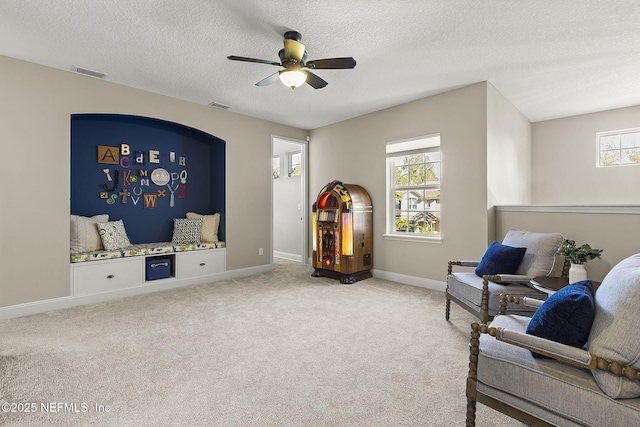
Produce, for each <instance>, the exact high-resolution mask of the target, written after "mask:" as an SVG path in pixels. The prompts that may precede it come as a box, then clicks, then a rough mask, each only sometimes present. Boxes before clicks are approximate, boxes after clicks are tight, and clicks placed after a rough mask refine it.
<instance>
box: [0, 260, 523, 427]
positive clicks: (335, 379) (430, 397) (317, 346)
mask: <svg viewBox="0 0 640 427" xmlns="http://www.w3.org/2000/svg"><path fill="white" fill-rule="evenodd" d="M311 272H312V269H311V267H310V266H306V265H301V264H299V263H295V262H291V261H284V260H276V262H275V263H274V270H273V272H270V273H265V274H259V275H255V276H250V277H246V278H241V279H235V280H227V281H220V282H216V283H211V284H206V285H198V286H192V287H187V288H181V289H174V290H170V291H164V292H157V293H153V294H147V295H142V296H137V297H131V298H125V299H121V300H117V301H110V302H105V303H99V304H93V305H87V306H82V307H75V308H71V309H66V310H60V311H55V312H49V313H43V314H38V315H33V316H28V317H22V318H16V319H9V320H3V321H0V404H1V405H2V408H3V409H6V408H7V405H6V404H7V403H8V404H10V405H11V404H15V405H12V406H11V409H14V410H19V411H21V412H0V425H2V426H230V427H235V426H243V427H244V426H335V427H342V426H372V427H375V426H462V425H464V422H465V410H466V399H465V395H464V391H465V378H466V375H467V365H468V348H467V343H468V339H469V332H470V327H469V324H470V323H471V322H472V321H473V318H472V317H471V315H469V314H468V313H466V312H465V311H464V310H462V309H461V308H459V307H457V306H453V307H452V319H451V321H450V322H446V321H445V320H444V295H443V293H441V292H435V291H430V290H426V289H422V288H416V287H412V286H407V285H402V284H398V283H394V282H389V281H385V280H380V279H377V278H372V279H367V280H364V281H361V282H358V283H356V284H354V285H341V284H340V283H339V282H338V281H336V280H332V279H328V278H312V277H310V275H311ZM16 286H19V284H16ZM25 411H30V412H25ZM477 425H478V426H481V427H482V426H487V427H488V426H491V427H495V426H521V425H522V424H520V423H518V422H516V421H514V420H512V419H510V418H508V417H506V416H504V415H502V414H499V413H497V412H495V411H493V410H491V409H489V408H486V407H484V406H482V405H478V413H477Z"/></svg>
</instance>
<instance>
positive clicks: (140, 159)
mask: <svg viewBox="0 0 640 427" xmlns="http://www.w3.org/2000/svg"><path fill="white" fill-rule="evenodd" d="M134 153H135V154H136V159H135V160H134V162H135V164H136V165H144V164H145V161H144V151H134Z"/></svg>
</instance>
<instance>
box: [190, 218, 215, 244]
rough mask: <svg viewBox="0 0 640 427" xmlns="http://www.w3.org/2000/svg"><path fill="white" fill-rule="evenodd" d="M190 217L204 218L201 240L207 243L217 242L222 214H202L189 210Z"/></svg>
mask: <svg viewBox="0 0 640 427" xmlns="http://www.w3.org/2000/svg"><path fill="white" fill-rule="evenodd" d="M187 218H189V219H196V218H200V219H202V228H201V229H200V241H201V242H205V243H215V242H217V241H218V227H219V226H220V214H219V213H215V214H213V215H200V214H197V213H195V212H187Z"/></svg>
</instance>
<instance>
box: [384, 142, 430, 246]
mask: <svg viewBox="0 0 640 427" xmlns="http://www.w3.org/2000/svg"><path fill="white" fill-rule="evenodd" d="M386 151H387V235H394V236H421V237H434V238H439V237H440V220H441V216H440V183H441V179H440V176H441V168H442V166H441V155H440V135H430V136H426V137H421V138H415V139H411V140H405V141H397V142H389V143H388V144H387V147H386Z"/></svg>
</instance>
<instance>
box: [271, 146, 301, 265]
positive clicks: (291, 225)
mask: <svg viewBox="0 0 640 427" xmlns="http://www.w3.org/2000/svg"><path fill="white" fill-rule="evenodd" d="M307 144H308V142H307V141H301V140H296V139H290V138H284V137H279V136H273V137H272V138H271V159H272V164H271V170H272V180H271V181H272V187H271V188H272V190H271V194H272V200H271V206H272V227H271V230H272V242H273V248H272V249H273V250H272V255H273V257H276V258H285V259H289V260H292V261H298V262H301V263H303V264H306V263H307V256H306V254H307V232H306V229H307V226H306V225H307V224H308V207H307V190H306V189H307V180H308V161H307V151H308V150H307Z"/></svg>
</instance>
